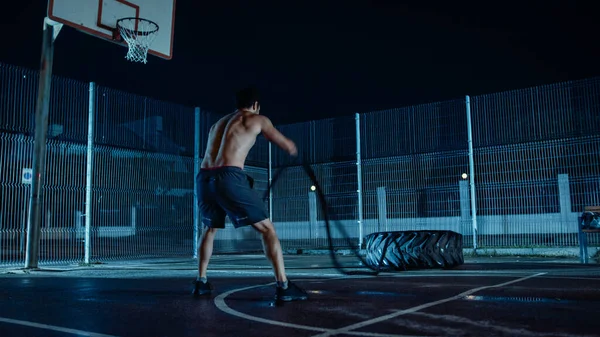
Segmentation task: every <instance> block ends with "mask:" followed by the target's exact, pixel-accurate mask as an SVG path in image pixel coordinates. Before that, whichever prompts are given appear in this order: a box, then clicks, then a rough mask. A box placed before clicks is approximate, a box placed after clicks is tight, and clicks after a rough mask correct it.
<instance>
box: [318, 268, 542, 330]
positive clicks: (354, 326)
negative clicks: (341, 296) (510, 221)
mask: <svg viewBox="0 0 600 337" xmlns="http://www.w3.org/2000/svg"><path fill="white" fill-rule="evenodd" d="M544 274H546V273H537V274H533V275H530V276H526V277H521V278H518V279H516V280H512V281H508V282H504V283H499V284H496V285H492V286H484V287H478V288H474V289H471V290H467V291H465V292H462V293H460V294H458V295H456V296H452V297H448V298H446V299H443V300H439V301H434V302H429V303H425V304H421V305H418V306H416V307H412V308H408V309H404V310H399V311H396V312H394V313H391V314H388V315H384V316H379V317H376V318H372V319H369V320H366V321H363V322H360V323H356V324H352V325H348V326H346V327H343V328H340V329H336V330H329V331H326V332H325V333H323V334H319V335H314V336H313V337H328V336H333V335H337V334H348V333H349V332H350V331H351V330H356V329H360V328H363V327H365V326H368V325H372V324H375V323H379V322H383V321H386V320H388V319H391V318H395V317H398V316H402V315H406V314H410V313H413V312H417V311H419V310H423V309H426V308H430V307H433V306H436V305H439V304H442V303H446V302H450V301H454V300H457V299H460V298H463V297H465V296H469V295H471V294H473V293H476V292H478V291H481V290H485V289H491V288H500V287H504V286H507V285H509V284H513V283H517V282H521V281H525V280H527V279H530V278H533V277H537V276H540V275H544Z"/></svg>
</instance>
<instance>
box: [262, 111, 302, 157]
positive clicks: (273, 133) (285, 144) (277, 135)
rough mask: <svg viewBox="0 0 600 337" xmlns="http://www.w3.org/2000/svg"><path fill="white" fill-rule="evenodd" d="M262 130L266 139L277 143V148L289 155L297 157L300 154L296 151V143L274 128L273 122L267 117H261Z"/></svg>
mask: <svg viewBox="0 0 600 337" xmlns="http://www.w3.org/2000/svg"><path fill="white" fill-rule="evenodd" d="M260 117H262V118H260V128H261V131H262V133H263V135H264V137H265V138H266V139H267V140H268V141H270V142H273V143H275V144H276V145H277V146H279V147H280V148H282V149H283V150H284V151H286V152H287V153H289V154H291V155H292V156H295V155H297V154H298V150H297V149H296V144H294V142H293V141H292V140H291V139H289V138H287V137H285V136H284V135H283V134H282V133H281V132H279V130H277V129H276V128H275V126H273V123H271V120H270V119H269V118H267V117H265V116H260Z"/></svg>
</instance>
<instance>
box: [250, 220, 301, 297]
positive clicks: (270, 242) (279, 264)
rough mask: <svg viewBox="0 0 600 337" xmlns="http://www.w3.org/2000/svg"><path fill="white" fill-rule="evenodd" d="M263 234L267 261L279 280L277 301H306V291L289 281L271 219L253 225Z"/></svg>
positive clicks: (276, 294)
mask: <svg viewBox="0 0 600 337" xmlns="http://www.w3.org/2000/svg"><path fill="white" fill-rule="evenodd" d="M252 226H253V227H254V228H256V229H257V230H258V231H259V232H260V233H261V234H262V242H263V249H264V250H265V255H266V256H267V259H269V261H270V262H271V264H272V265H273V272H274V273H275V279H276V280H277V287H276V293H275V299H276V300H278V301H297V300H306V299H308V295H307V294H306V291H304V290H303V289H301V288H300V287H298V286H296V285H295V284H293V283H292V282H291V281H289V280H288V278H287V275H286V274H285V265H284V263H283V251H282V249H281V243H280V242H279V238H278V237H277V233H276V232H275V226H273V223H272V222H271V220H269V219H265V220H263V221H260V222H258V223H255V224H254V225H252Z"/></svg>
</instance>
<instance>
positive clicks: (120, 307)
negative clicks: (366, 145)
mask: <svg viewBox="0 0 600 337" xmlns="http://www.w3.org/2000/svg"><path fill="white" fill-rule="evenodd" d="M286 261H287V266H288V274H289V277H290V279H292V280H293V281H295V282H296V283H297V284H298V285H300V286H302V287H304V288H305V289H306V290H307V291H308V292H309V295H310V299H309V300H308V301H303V302H293V303H285V304H283V305H277V304H275V303H273V295H274V285H273V277H272V276H271V275H272V274H271V270H270V267H269V265H268V263H266V262H265V260H264V258H263V257H262V256H218V257H215V258H214V260H213V263H212V264H211V268H210V272H209V279H210V281H211V282H212V283H213V284H214V286H215V288H216V289H215V293H214V294H213V295H212V296H211V297H208V298H200V299H198V298H193V297H192V296H191V293H190V292H191V289H192V283H191V282H192V281H193V279H194V278H195V261H192V260H163V261H142V262H131V263H115V264H107V265H99V266H93V267H77V266H57V267H45V268H42V270H40V271H33V272H30V273H24V272H23V271H20V270H12V271H6V270H5V271H4V273H3V274H0V289H1V293H0V336H248V337H253V336H286V337H294V336H600V266H599V265H597V264H596V265H581V264H577V263H573V261H569V260H547V259H485V258H478V259H466V260H465V264H464V265H462V266H460V267H459V268H456V269H453V270H421V271H409V272H397V273H382V274H380V275H378V276H343V275H340V274H339V273H338V272H337V271H336V270H335V269H332V268H331V263H330V261H329V258H328V257H326V256H288V257H286ZM342 261H343V262H344V264H345V265H346V266H348V267H356V266H357V261H356V259H354V258H350V257H346V258H342Z"/></svg>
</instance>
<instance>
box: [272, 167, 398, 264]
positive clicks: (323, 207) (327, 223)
mask: <svg viewBox="0 0 600 337" xmlns="http://www.w3.org/2000/svg"><path fill="white" fill-rule="evenodd" d="M292 166H298V165H297V164H295V163H294V161H292V162H290V164H287V165H284V166H282V167H281V168H280V169H279V170H278V171H277V172H276V173H275V175H274V176H273V178H272V179H271V183H270V184H269V185H268V187H267V190H266V191H265V196H264V199H265V200H266V199H267V198H268V197H269V192H270V191H271V190H272V189H273V186H274V185H275V183H276V182H277V181H278V180H279V178H280V177H281V174H282V173H283V172H284V171H285V170H286V169H287V168H289V167H292ZM301 166H302V168H303V169H304V172H305V173H306V175H307V176H308V177H309V178H310V180H311V182H312V184H313V186H315V192H316V193H317V196H318V198H319V204H320V206H321V211H322V214H323V218H324V220H325V228H326V230H327V242H328V245H329V255H330V257H331V260H332V261H333V264H334V266H335V268H336V269H337V270H338V271H339V272H340V273H342V274H345V275H378V274H379V273H380V271H381V265H382V263H383V260H384V258H385V254H386V252H387V248H388V245H389V242H388V243H386V245H385V247H384V249H383V252H382V254H381V258H380V260H379V263H378V267H377V268H374V267H372V266H370V265H369V264H368V263H367V262H366V261H365V260H364V259H363V258H362V257H361V256H360V252H359V251H358V249H357V248H356V247H355V246H354V245H353V244H352V243H351V242H350V240H349V236H348V234H347V233H346V231H345V229H344V228H343V227H342V226H340V225H339V224H338V223H337V222H336V226H337V228H338V230H340V231H341V232H342V234H343V236H344V238H345V239H346V243H347V245H348V247H353V248H351V249H352V252H353V253H354V255H355V256H356V258H358V259H359V260H360V262H361V263H362V265H363V266H366V267H367V268H369V269H371V270H373V271H372V272H365V271H346V270H344V268H343V267H342V265H341V263H340V262H339V261H338V260H337V258H336V255H335V253H334V248H333V240H332V239H331V225H330V221H329V206H328V204H327V200H326V199H325V194H324V193H323V190H322V189H321V185H320V184H319V181H318V179H317V177H316V174H315V172H314V171H313V169H312V167H310V164H309V163H308V160H302V162H301Z"/></svg>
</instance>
